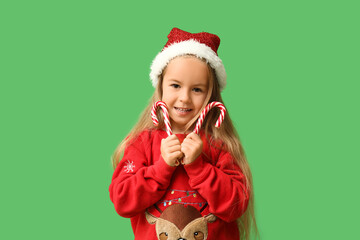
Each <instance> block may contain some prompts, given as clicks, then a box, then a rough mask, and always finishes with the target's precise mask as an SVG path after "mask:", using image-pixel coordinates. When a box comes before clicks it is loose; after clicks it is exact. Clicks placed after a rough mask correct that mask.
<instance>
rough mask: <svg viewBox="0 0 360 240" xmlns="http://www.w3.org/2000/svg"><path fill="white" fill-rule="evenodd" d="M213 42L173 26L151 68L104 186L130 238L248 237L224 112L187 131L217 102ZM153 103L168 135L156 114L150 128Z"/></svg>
mask: <svg viewBox="0 0 360 240" xmlns="http://www.w3.org/2000/svg"><path fill="white" fill-rule="evenodd" d="M219 44H220V39H219V37H218V36H216V35H214V34H210V33H206V32H201V33H196V34H191V33H188V32H185V31H182V30H180V29H178V28H174V29H172V30H171V32H170V34H169V35H168V42H167V43H166V45H165V47H164V48H163V50H162V51H161V52H160V53H159V54H158V55H157V56H156V58H155V59H154V61H153V63H152V65H151V73H150V78H151V80H152V84H153V86H154V87H155V88H156V90H155V93H154V95H153V97H152V99H151V101H150V104H149V106H148V107H147V108H146V109H145V110H144V112H143V114H142V116H141V117H140V119H139V122H138V123H137V124H136V125H135V127H134V128H133V129H132V131H131V132H130V134H129V136H128V137H127V138H126V139H125V140H123V142H122V143H121V144H120V145H119V146H118V148H117V149H116V151H115V153H114V155H113V166H114V168H115V171H114V174H113V177H112V182H111V184H110V187H109V191H110V199H111V201H112V202H113V203H114V206H115V209H116V211H117V213H118V214H119V215H121V216H123V217H127V218H131V225H132V228H133V231H134V235H135V239H136V240H156V239H160V240H166V239H168V240H171V239H196V240H205V239H209V240H215V239H216V240H221V239H224V240H225V239H226V240H232V239H234V240H235V239H249V236H250V232H251V229H252V226H253V227H254V229H255V230H256V224H255V218H254V209H253V201H254V200H253V189H252V178H251V172H250V169H249V165H248V163H247V161H246V158H245V155H244V151H243V148H242V146H241V143H240V140H239V137H238V135H237V133H236V130H235V128H234V126H233V124H232V122H231V119H230V116H229V114H228V113H227V114H226V115H225V119H224V122H223V123H222V125H221V126H220V128H215V127H214V124H215V121H216V120H217V118H218V114H219V111H217V110H215V109H213V110H211V111H210V112H209V113H208V114H207V116H206V118H205V121H204V123H203V127H202V129H201V131H200V133H199V135H198V134H195V133H194V132H192V130H193V129H194V126H195V124H196V121H197V119H198V117H199V115H200V113H201V111H202V110H203V109H204V107H205V106H206V105H207V104H208V103H209V102H212V101H219V102H222V98H221V95H220V92H221V91H222V90H223V89H224V87H225V84H226V73H225V69H224V66H223V63H222V61H221V59H220V58H219V57H218V55H217V49H218V47H219ZM160 100H161V101H163V102H165V103H166V105H167V108H168V112H169V116H170V123H171V127H172V131H173V134H172V135H170V136H168V135H167V132H166V131H165V127H164V123H163V120H162V117H161V114H158V117H159V118H160V124H159V126H157V127H155V126H154V125H153V123H152V119H151V109H152V106H153V104H154V103H155V102H157V101H160ZM179 162H181V164H180V165H178V164H177V163H179ZM204 221H205V224H204ZM155 223H156V224H155ZM153 224H155V225H153ZM190 230H191V231H190ZM185 235H186V237H185Z"/></svg>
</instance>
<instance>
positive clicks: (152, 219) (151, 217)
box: [145, 211, 158, 224]
mask: <svg viewBox="0 0 360 240" xmlns="http://www.w3.org/2000/svg"><path fill="white" fill-rule="evenodd" d="M145 217H146V220H147V221H148V222H149V223H150V224H155V223H156V221H157V220H158V218H157V217H155V216H154V215H152V214H150V213H148V212H147V211H146V212H145Z"/></svg>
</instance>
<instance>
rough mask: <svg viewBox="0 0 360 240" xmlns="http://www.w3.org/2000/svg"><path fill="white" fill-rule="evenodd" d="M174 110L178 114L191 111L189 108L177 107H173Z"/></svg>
mask: <svg viewBox="0 0 360 240" xmlns="http://www.w3.org/2000/svg"><path fill="white" fill-rule="evenodd" d="M174 108H175V110H177V111H179V112H184V113H185V112H190V111H191V110H192V109H191V108H179V107H174Z"/></svg>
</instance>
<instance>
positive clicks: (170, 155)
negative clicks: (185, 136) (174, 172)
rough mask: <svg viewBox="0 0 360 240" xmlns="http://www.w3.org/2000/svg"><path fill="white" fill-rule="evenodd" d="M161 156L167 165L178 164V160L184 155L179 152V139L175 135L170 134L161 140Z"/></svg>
mask: <svg viewBox="0 0 360 240" xmlns="http://www.w3.org/2000/svg"><path fill="white" fill-rule="evenodd" d="M160 151H161V156H162V158H163V159H164V161H165V162H166V163H167V164H168V165H169V166H172V167H174V166H177V165H179V160H180V159H181V158H182V157H183V156H184V155H183V153H182V152H181V144H180V140H179V139H178V137H177V136H176V135H170V136H168V137H167V138H164V139H162V140H161V148H160Z"/></svg>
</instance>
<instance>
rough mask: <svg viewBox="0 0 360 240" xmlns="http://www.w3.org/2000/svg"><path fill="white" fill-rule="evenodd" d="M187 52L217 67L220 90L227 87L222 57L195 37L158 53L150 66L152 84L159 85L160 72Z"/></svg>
mask: <svg viewBox="0 0 360 240" xmlns="http://www.w3.org/2000/svg"><path fill="white" fill-rule="evenodd" d="M186 54H194V55H195V56H197V57H199V58H203V59H205V60H206V61H207V62H208V63H209V64H210V66H211V67H212V68H213V69H215V73H216V78H217V80H218V82H219V86H220V91H222V90H223V89H224V88H225V85H226V72H225V68H224V65H223V63H222V61H221V59H220V58H219V57H218V56H217V55H216V53H215V52H214V51H213V50H212V49H211V48H210V47H208V46H207V45H205V44H203V43H200V42H198V41H196V40H193V39H190V40H187V41H182V42H178V43H174V44H172V45H170V46H168V47H166V48H164V49H163V50H162V51H161V52H160V53H158V55H157V56H156V57H155V59H154V60H153V62H152V64H151V67H150V69H151V72H150V79H151V81H152V85H153V86H154V87H156V86H157V84H158V82H159V76H160V74H161V73H162V71H163V70H164V68H165V67H166V66H167V65H168V63H169V62H170V61H171V60H172V59H173V58H175V57H177V56H181V55H186Z"/></svg>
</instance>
